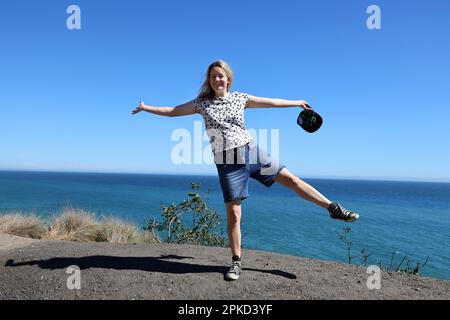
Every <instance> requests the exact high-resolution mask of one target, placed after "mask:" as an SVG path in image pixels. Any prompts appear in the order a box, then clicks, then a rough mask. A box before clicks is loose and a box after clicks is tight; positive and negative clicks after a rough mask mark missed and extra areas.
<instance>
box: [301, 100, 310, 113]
mask: <svg viewBox="0 0 450 320" xmlns="http://www.w3.org/2000/svg"><path fill="white" fill-rule="evenodd" d="M300 107H302V108H303V109H305V110H311V111H312V108H311V106H310V105H309V104H308V102H306V101H305V100H300Z"/></svg>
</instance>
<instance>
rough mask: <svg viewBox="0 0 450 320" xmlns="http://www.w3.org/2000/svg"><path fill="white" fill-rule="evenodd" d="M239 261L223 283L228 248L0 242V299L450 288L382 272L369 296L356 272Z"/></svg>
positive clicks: (270, 260)
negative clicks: (234, 275)
mask: <svg viewBox="0 0 450 320" xmlns="http://www.w3.org/2000/svg"><path fill="white" fill-rule="evenodd" d="M242 256H243V273H242V275H241V277H240V279H239V280H237V281H233V282H229V281H225V280H224V274H225V272H226V270H227V268H228V265H229V263H230V252H229V249H226V248H211V247H199V246H192V245H172V244H156V245H155V244H112V243H78V242H67V241H40V240H31V239H24V238H20V237H14V236H7V235H0V299H11V300H15V299H70V300H72V299H158V300H165V299H189V300H191V299H202V300H203V299H219V300H228V299H232V300H236V299H249V300H256V299H257V300H259V299H263V300H271V299H273V300H275V299H276V300H282V299H290V300H292V299H294V300H297V299H351V300H354V299H358V300H360V299H450V281H443V280H436V279H432V278H426V277H419V276H408V275H405V274H400V273H386V272H382V273H381V275H380V279H381V283H380V285H381V288H380V289H372V290H370V289H368V286H367V282H368V279H369V277H371V274H368V273H367V272H366V269H365V268H362V267H358V266H352V265H346V264H339V263H334V262H327V261H320V260H311V259H306V258H301V257H293V256H286V255H281V254H276V253H270V252H263V251H255V250H245V249H244V250H243V254H242ZM74 266H76V267H74ZM77 268H78V269H77ZM78 270H79V271H78ZM78 280H79V281H78Z"/></svg>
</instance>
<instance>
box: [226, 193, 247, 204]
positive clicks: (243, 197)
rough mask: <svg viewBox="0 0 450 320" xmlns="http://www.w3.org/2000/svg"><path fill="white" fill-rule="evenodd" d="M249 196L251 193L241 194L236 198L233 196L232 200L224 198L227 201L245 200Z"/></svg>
mask: <svg viewBox="0 0 450 320" xmlns="http://www.w3.org/2000/svg"><path fill="white" fill-rule="evenodd" d="M248 197H249V195H248V194H247V195H243V196H239V197H236V198H233V199H230V200H224V202H225V203H227V202H236V201H243V200H245V199H247V198H248Z"/></svg>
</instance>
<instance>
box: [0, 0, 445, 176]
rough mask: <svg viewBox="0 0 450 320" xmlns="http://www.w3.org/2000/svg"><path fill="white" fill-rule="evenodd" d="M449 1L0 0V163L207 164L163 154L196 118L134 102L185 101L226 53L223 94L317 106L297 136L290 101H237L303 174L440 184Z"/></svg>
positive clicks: (84, 166)
mask: <svg viewBox="0 0 450 320" xmlns="http://www.w3.org/2000/svg"><path fill="white" fill-rule="evenodd" d="M71 4H76V5H78V6H79V7H80V9H81V30H68V29H67V27H66V19H67V18H68V16H69V15H68V14H67V13H66V9H67V7H68V6H69V5H71ZM371 4H375V5H378V6H379V7H380V8H381V24H382V29H381V30H369V29H368V28H367V27H366V20H367V18H368V17H369V14H367V13H366V9H367V7H368V6H369V5H371ZM449 13H450V2H449V1H448V0H435V1H403V0H397V1H359V0H358V1H357V0H354V1H328V0H320V1H300V0H295V1H262V0H258V1H253V0H252V1H235V0H230V1H226V2H214V1H206V0H205V1H203V0H199V1H175V0H165V1H158V0H154V1H143V0H142V1H134V0H129V1H98V0H96V1H81V0H72V1H63V0H52V1H49V0H45V1H20V0H19V1H17V0H15V1H8V0H7V1H1V3H0V88H1V89H0V90H1V94H0V133H1V134H0V147H1V148H0V170H17V169H19V170H22V169H24V170H55V171H96V172H148V173H174V174H215V173H216V171H215V167H214V166H213V165H206V164H202V165H198V164H196V165H194V164H192V165H175V164H173V163H172V161H171V157H170V155H171V150H172V148H173V147H174V145H175V144H176V142H174V141H171V139H170V136H171V134H172V132H173V131H174V130H176V129H178V128H185V129H187V130H189V131H190V132H192V133H193V132H194V130H193V128H194V121H201V120H202V118H201V116H200V115H194V116H189V117H179V118H163V117H158V116H156V115H152V114H144V113H141V114H139V115H136V116H132V115H131V110H132V109H133V108H134V107H135V106H136V104H137V103H138V101H139V100H143V101H144V102H145V103H146V104H150V105H156V106H176V105H178V104H181V103H184V102H186V101H189V100H191V99H193V98H194V97H195V96H196V94H197V92H198V89H199V87H200V85H201V83H202V80H203V77H204V73H205V70H206V67H207V66H208V65H209V63H211V62H212V61H214V60H217V59H224V60H226V61H227V62H228V63H229V64H230V65H231V67H232V68H233V71H234V73H235V82H234V85H233V88H232V89H233V90H236V91H242V92H247V93H249V94H252V95H256V96H265V97H274V98H276V97H277V98H285V99H305V100H307V101H309V102H310V104H311V105H312V106H313V107H314V108H315V110H316V111H318V112H319V113H320V114H321V115H322V116H323V118H324V125H323V127H322V128H321V129H320V130H319V131H318V132H316V133H314V134H307V133H306V132H304V131H302V130H301V129H300V128H299V127H298V126H297V125H296V118H297V115H298V112H299V110H298V109H295V108H289V109H253V110H247V111H246V114H245V117H246V124H247V127H248V128H254V129H267V130H270V129H279V130H280V131H279V132H280V154H279V157H280V160H281V161H282V162H283V163H284V164H286V165H287V166H288V168H290V169H291V171H293V172H295V173H296V174H298V175H299V176H301V177H332V178H371V179H395V180H397V179H401V180H429V181H450V142H449V141H450V128H449V125H448V124H447V122H448V121H449V119H450V90H449V89H450V81H449V74H450V59H449V57H450V30H449V26H448V20H449V18H450V16H449ZM207 144H208V143H207V142H204V147H206V146H207Z"/></svg>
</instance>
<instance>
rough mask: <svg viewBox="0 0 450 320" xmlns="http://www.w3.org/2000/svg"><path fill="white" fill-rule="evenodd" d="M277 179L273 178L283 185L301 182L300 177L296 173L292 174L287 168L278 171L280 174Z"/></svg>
mask: <svg viewBox="0 0 450 320" xmlns="http://www.w3.org/2000/svg"><path fill="white" fill-rule="evenodd" d="M277 178H278V179H277V180H275V181H277V182H280V183H282V184H285V185H296V184H298V183H300V182H301V180H300V178H299V177H297V176H296V175H294V174H292V173H291V172H289V171H288V170H282V171H281V172H280V175H279V176H278V177H277Z"/></svg>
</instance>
